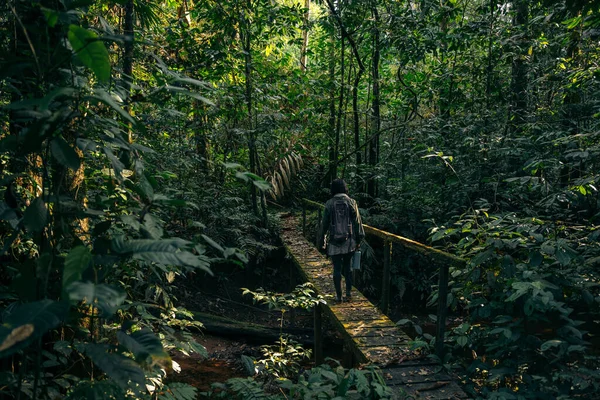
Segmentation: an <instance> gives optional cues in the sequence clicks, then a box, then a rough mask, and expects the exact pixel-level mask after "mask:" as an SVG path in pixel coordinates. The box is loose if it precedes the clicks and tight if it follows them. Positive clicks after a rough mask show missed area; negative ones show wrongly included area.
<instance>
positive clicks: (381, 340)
mask: <svg viewBox="0 0 600 400" xmlns="http://www.w3.org/2000/svg"><path fill="white" fill-rule="evenodd" d="M352 340H354V343H356V345H357V346H359V347H381V346H400V345H401V346H404V347H408V341H409V338H408V336H405V335H400V334H393V333H389V334H387V335H385V336H353V337H352Z"/></svg>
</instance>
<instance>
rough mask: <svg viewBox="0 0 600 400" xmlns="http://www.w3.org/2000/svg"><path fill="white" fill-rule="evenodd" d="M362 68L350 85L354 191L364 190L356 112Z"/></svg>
mask: <svg viewBox="0 0 600 400" xmlns="http://www.w3.org/2000/svg"><path fill="white" fill-rule="evenodd" d="M363 72H364V69H361V68H360V66H359V67H358V71H356V76H355V77H354V83H353V85H352V116H353V122H354V151H355V152H356V183H355V186H356V192H358V193H362V192H364V190H365V189H364V185H363V181H362V176H361V166H362V153H361V151H360V115H359V113H358V85H359V84H360V80H361V78H362V74H363Z"/></svg>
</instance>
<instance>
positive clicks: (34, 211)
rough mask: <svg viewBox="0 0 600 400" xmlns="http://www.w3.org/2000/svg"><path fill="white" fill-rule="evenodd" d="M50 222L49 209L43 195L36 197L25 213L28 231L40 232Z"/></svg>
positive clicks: (24, 217)
mask: <svg viewBox="0 0 600 400" xmlns="http://www.w3.org/2000/svg"><path fill="white" fill-rule="evenodd" d="M47 223H48V209H47V208H46V203H44V200H42V198H41V197H38V198H36V199H35V200H33V202H32V203H31V204H30V205H29V207H27V210H25V213H24V214H23V225H24V226H25V228H26V229H27V230H28V231H31V232H34V233H39V232H41V231H43V230H44V227H45V226H46V224H47Z"/></svg>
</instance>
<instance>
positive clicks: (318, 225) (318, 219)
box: [315, 208, 322, 249]
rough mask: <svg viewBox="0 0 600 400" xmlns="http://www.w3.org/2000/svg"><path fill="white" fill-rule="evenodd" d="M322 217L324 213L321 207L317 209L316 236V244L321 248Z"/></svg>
mask: <svg viewBox="0 0 600 400" xmlns="http://www.w3.org/2000/svg"><path fill="white" fill-rule="evenodd" d="M321 219H322V215H321V208H319V209H318V210H317V234H316V238H315V246H316V247H317V249H318V248H319V244H320V243H319V239H320V238H321V229H322V227H321Z"/></svg>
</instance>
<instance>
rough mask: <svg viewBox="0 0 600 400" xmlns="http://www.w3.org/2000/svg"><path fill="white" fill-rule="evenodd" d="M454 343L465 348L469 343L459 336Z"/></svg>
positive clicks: (466, 339)
mask: <svg viewBox="0 0 600 400" xmlns="http://www.w3.org/2000/svg"><path fill="white" fill-rule="evenodd" d="M456 343H458V345H459V346H460V347H465V346H466V345H467V343H469V339H468V338H467V337H466V336H459V337H457V338H456Z"/></svg>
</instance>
